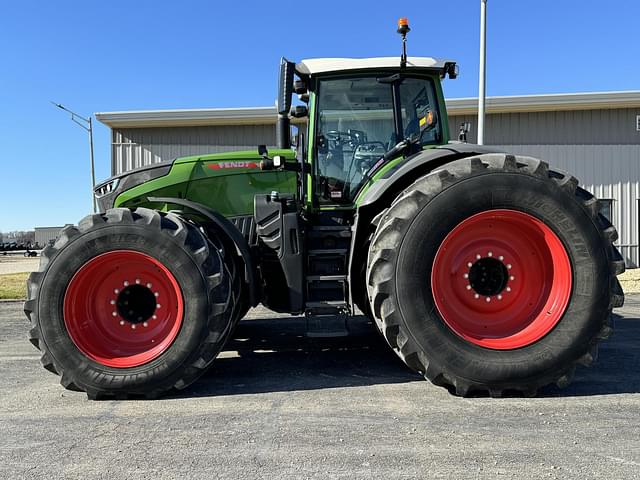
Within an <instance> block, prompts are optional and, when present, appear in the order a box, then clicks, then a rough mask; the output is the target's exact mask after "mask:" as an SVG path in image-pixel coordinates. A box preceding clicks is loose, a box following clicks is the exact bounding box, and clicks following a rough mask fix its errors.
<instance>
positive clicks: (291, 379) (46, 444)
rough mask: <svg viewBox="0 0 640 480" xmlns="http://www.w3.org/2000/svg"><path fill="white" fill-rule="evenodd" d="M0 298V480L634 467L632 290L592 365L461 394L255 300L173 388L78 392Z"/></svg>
mask: <svg viewBox="0 0 640 480" xmlns="http://www.w3.org/2000/svg"><path fill="white" fill-rule="evenodd" d="M21 308H22V305H21V304H19V303H0V339H1V340H0V378H2V379H3V381H4V382H5V388H4V389H2V390H1V391H0V432H2V435H0V478H7V479H15V478H20V479H21V478H34V479H36V478H38V479H39V478H66V479H71V478H82V479H93V478H100V479H109V480H115V479H165V478H167V479H169V478H189V479H197V478H203V479H204V478H206V479H211V478H233V479H236V478H242V479H253V478H269V479H271V478H273V479H299V478H300V479H301V478H314V479H333V478H349V479H360V478H362V479H365V478H367V479H368V478H371V479H374V478H375V479H387V478H390V479H397V478H456V479H459V478H492V479H493V478H496V477H499V478H519V479H520V478H561V479H567V478H576V479H578V478H579V479H585V478H603V479H604V478H606V479H618V478H619V479H630V478H638V472H640V436H639V434H638V432H639V431H640V393H639V392H640V348H639V346H640V321H639V318H638V317H640V296H633V297H629V298H628V301H627V306H625V308H624V309H621V310H620V311H619V313H620V314H622V315H623V316H624V318H622V319H619V320H618V322H617V325H616V334H615V335H614V337H612V339H610V340H608V341H607V342H604V343H603V344H602V348H601V355H600V360H599V362H598V364H597V365H596V366H595V367H593V368H591V369H581V370H579V372H578V374H577V376H576V379H575V381H574V383H573V384H572V385H571V386H570V387H569V388H568V389H565V390H562V391H560V390H557V389H555V388H552V389H549V390H547V391H546V392H543V395H542V396H540V397H538V398H534V399H519V398H507V399H490V398H472V399H461V398H456V397H453V396H451V395H449V394H448V393H447V392H446V391H445V390H443V389H441V388H437V387H434V386H433V385H431V384H429V383H428V382H426V381H423V380H421V379H420V378H419V377H418V376H416V375H414V374H412V373H411V372H409V371H407V369H406V368H405V367H404V365H402V364H401V362H400V361H399V360H398V359H397V358H396V357H395V355H394V354H393V353H392V352H390V350H389V349H388V347H387V346H386V345H385V344H383V342H382V341H381V339H380V337H379V336H378V334H377V333H375V332H373V331H372V330H371V328H370V326H369V325H367V324H366V322H365V321H364V319H363V318H361V317H360V318H355V319H354V320H353V321H352V322H351V329H352V332H353V333H352V335H351V336H350V337H346V338H335V339H313V340H312V339H307V338H305V337H304V336H303V335H304V321H302V320H299V319H292V318H291V317H281V316H276V315H275V314H273V313H271V312H268V311H266V310H254V311H253V312H252V315H251V316H252V318H253V319H251V320H247V321H244V322H243V323H242V324H241V326H240V328H239V330H238V333H237V335H236V338H235V339H234V340H233V341H232V342H231V343H230V345H229V346H228V348H227V351H226V352H224V354H223V358H220V359H218V360H217V361H216V363H215V364H214V367H213V368H212V370H211V371H210V372H209V373H208V374H207V375H206V376H205V377H204V378H203V379H201V380H200V381H199V382H198V383H196V384H195V385H193V386H192V387H191V388H190V389H188V390H187V391H185V392H183V393H182V394H181V395H179V396H175V397H172V398H165V399H161V400H156V401H102V402H94V401H88V400H87V399H86V396H85V395H84V394H82V393H75V392H69V391H66V390H64V389H63V388H62V387H61V386H60V385H58V380H57V378H56V377H55V376H53V375H52V374H50V373H49V372H47V371H45V370H44V369H42V368H41V367H40V365H39V363H38V355H37V352H36V351H35V349H34V348H33V347H32V346H31V345H30V344H29V343H28V342H27V340H26V330H27V325H26V320H25V318H24V317H23V314H22V311H21Z"/></svg>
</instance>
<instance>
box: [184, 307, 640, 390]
mask: <svg viewBox="0 0 640 480" xmlns="http://www.w3.org/2000/svg"><path fill="white" fill-rule="evenodd" d="M639 311H640V309H639ZM616 317H617V318H616V321H615V330H614V334H613V336H612V337H611V338H610V339H608V340H606V341H603V342H602V343H601V344H600V349H599V358H598V360H597V361H596V363H595V364H594V365H593V366H592V367H590V368H584V367H579V368H578V369H577V371H576V375H575V377H574V380H573V382H572V383H571V384H570V385H569V386H568V387H567V388H564V389H559V388H557V387H555V386H549V387H546V388H545V389H543V390H541V391H539V392H538V396H539V397H543V398H544V397H580V396H591V395H612V394H623V393H640V319H639V318H632V317H627V318H622V317H619V316H616ZM634 317H637V315H635V312H634ZM349 330H350V335H349V336H347V337H333V338H308V337H306V335H305V321H304V318H300V317H284V316H283V317H279V316H277V314H273V317H271V318H260V319H255V320H253V319H250V320H243V321H242V322H241V323H240V325H239V326H238V329H237V331H236V332H235V335H234V337H233V338H232V339H231V340H230V341H229V342H228V343H227V345H226V346H225V348H224V350H223V352H222V353H221V354H220V356H219V357H218V358H217V359H216V361H215V362H214V363H213V366H212V367H211V369H210V370H209V371H208V372H207V373H206V374H205V375H204V376H203V377H202V378H201V379H200V380H199V381H198V382H196V383H195V384H193V385H192V386H191V387H189V388H188V389H186V390H184V391H182V392H180V393H178V394H176V395H172V397H174V398H175V397H207V396H225V395H240V394H255V393H266V392H286V391H297V390H317V389H326V388H336V387H358V386H367V385H380V384H400V383H407V382H416V381H417V382H421V381H424V380H423V379H422V377H421V376H420V375H418V374H416V373H413V372H412V371H410V370H409V369H408V368H407V367H406V366H405V365H404V364H403V363H402V362H401V361H400V360H399V359H398V357H397V356H396V355H395V354H394V353H393V352H392V351H391V349H390V348H389V346H388V345H387V344H386V343H385V341H384V339H383V338H382V337H381V336H380V335H379V334H378V332H377V331H376V329H375V327H374V326H373V325H372V324H371V323H370V322H369V321H368V319H367V318H366V317H362V316H359V317H353V318H351V319H350V320H349ZM480 396H484V395H480ZM452 398H454V397H452Z"/></svg>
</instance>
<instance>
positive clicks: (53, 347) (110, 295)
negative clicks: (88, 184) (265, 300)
mask: <svg viewBox="0 0 640 480" xmlns="http://www.w3.org/2000/svg"><path fill="white" fill-rule="evenodd" d="M233 284H234V279H233V278H232V275H231V273H230V272H229V269H228V268H227V267H226V264H225V262H224V261H223V259H222V257H221V251H220V250H219V249H218V248H216V247H215V246H214V245H213V244H212V243H211V242H210V241H209V239H208V238H207V237H206V236H205V234H203V232H202V231H201V230H200V229H199V228H198V227H197V226H196V225H194V224H192V223H190V222H188V221H186V220H184V219H182V218H180V217H179V216H177V215H175V214H172V213H168V214H165V213H160V212H157V211H154V210H149V209H145V208H138V209H136V210H134V211H131V210H128V209H122V208H119V209H112V210H109V211H107V212H106V213H104V214H96V215H90V216H88V217H86V218H85V219H84V220H82V221H81V222H80V224H79V225H78V227H73V226H71V227H67V228H66V229H65V230H64V231H63V233H62V235H61V237H60V239H59V240H58V241H57V242H56V243H55V245H54V246H53V247H51V248H47V249H45V251H43V255H42V261H41V270H40V271H39V272H36V273H33V274H32V275H31V276H30V277H29V282H28V290H29V292H28V297H29V300H27V302H26V303H25V312H26V313H27V316H28V317H29V318H30V320H31V325H32V328H31V331H30V334H31V342H32V343H33V344H34V345H35V346H36V347H38V348H39V349H40V350H41V351H42V363H43V365H44V367H45V368H46V369H48V370H50V371H53V372H55V373H58V374H60V375H61V377H62V379H61V383H62V385H63V386H65V387H67V388H69V389H73V390H82V391H86V392H87V394H88V396H89V397H90V398H100V397H107V398H109V397H115V398H126V397H131V396H142V397H149V398H151V397H156V396H158V395H160V394H163V393H165V392H167V391H169V390H171V389H182V388H184V387H186V386H187V385H189V384H191V383H192V382H194V381H195V380H196V379H197V378H198V377H199V376H200V375H201V374H202V373H204V372H205V371H206V369H207V367H208V366H209V365H210V364H211V362H212V361H213V360H214V358H215V356H216V355H217V354H218V352H219V351H220V349H221V348H222V346H223V344H224V342H225V341H226V339H227V337H228V335H229V332H230V330H231V328H232V325H233V323H234V318H233V315H234V312H237V308H236V305H235V303H234V300H235V298H236V296H234V291H233V288H232V285H233Z"/></svg>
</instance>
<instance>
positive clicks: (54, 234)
mask: <svg viewBox="0 0 640 480" xmlns="http://www.w3.org/2000/svg"><path fill="white" fill-rule="evenodd" d="M67 225H69V224H67ZM67 225H65V227H66V226H67ZM63 228H64V227H35V228H34V230H35V242H36V243H37V244H38V245H39V246H41V247H46V246H47V245H53V243H54V242H55V241H56V240H57V239H58V237H59V236H60V232H62V229H63Z"/></svg>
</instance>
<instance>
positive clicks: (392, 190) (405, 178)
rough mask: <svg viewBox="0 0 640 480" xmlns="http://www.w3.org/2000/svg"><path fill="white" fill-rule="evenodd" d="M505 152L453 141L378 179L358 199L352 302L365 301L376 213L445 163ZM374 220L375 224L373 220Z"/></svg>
mask: <svg viewBox="0 0 640 480" xmlns="http://www.w3.org/2000/svg"><path fill="white" fill-rule="evenodd" d="M486 153H502V152H500V151H499V150H497V149H495V148H492V147H485V146H482V145H474V144H469V143H450V144H447V145H442V146H440V147H436V148H430V149H427V150H422V151H421V152H418V153H416V154H414V155H411V156H410V157H407V158H406V159H405V160H404V161H402V162H400V163H398V164H397V165H396V166H394V167H393V168H392V169H390V170H388V171H387V172H385V173H384V175H382V176H381V177H380V178H378V179H377V180H376V181H375V183H374V184H373V185H371V187H370V188H369V189H368V190H367V191H366V192H364V195H362V197H361V198H360V199H359V201H358V202H357V207H356V215H355V219H354V224H353V227H352V235H351V249H350V255H349V301H350V303H351V305H353V304H354V302H356V303H359V304H360V305H362V304H363V302H365V301H366V288H365V285H364V276H363V272H364V267H366V262H367V252H368V245H367V244H368V242H369V240H370V237H371V234H372V233H373V232H374V231H375V228H376V225H375V224H374V223H375V220H376V216H377V215H378V214H379V213H380V212H382V211H383V210H384V209H386V208H387V207H389V205H391V202H393V200H394V199H395V198H396V197H397V196H398V194H400V192H402V191H403V190H404V189H406V188H407V187H409V186H410V185H411V184H412V183H413V182H415V181H416V180H417V179H418V178H420V177H422V176H424V175H426V174H428V173H429V172H432V171H434V170H436V169H438V168H440V167H442V166H443V165H445V164H447V163H449V162H453V161H454V160H459V159H461V158H465V157H471V156H474V155H483V154H486ZM372 222H373V223H372Z"/></svg>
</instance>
